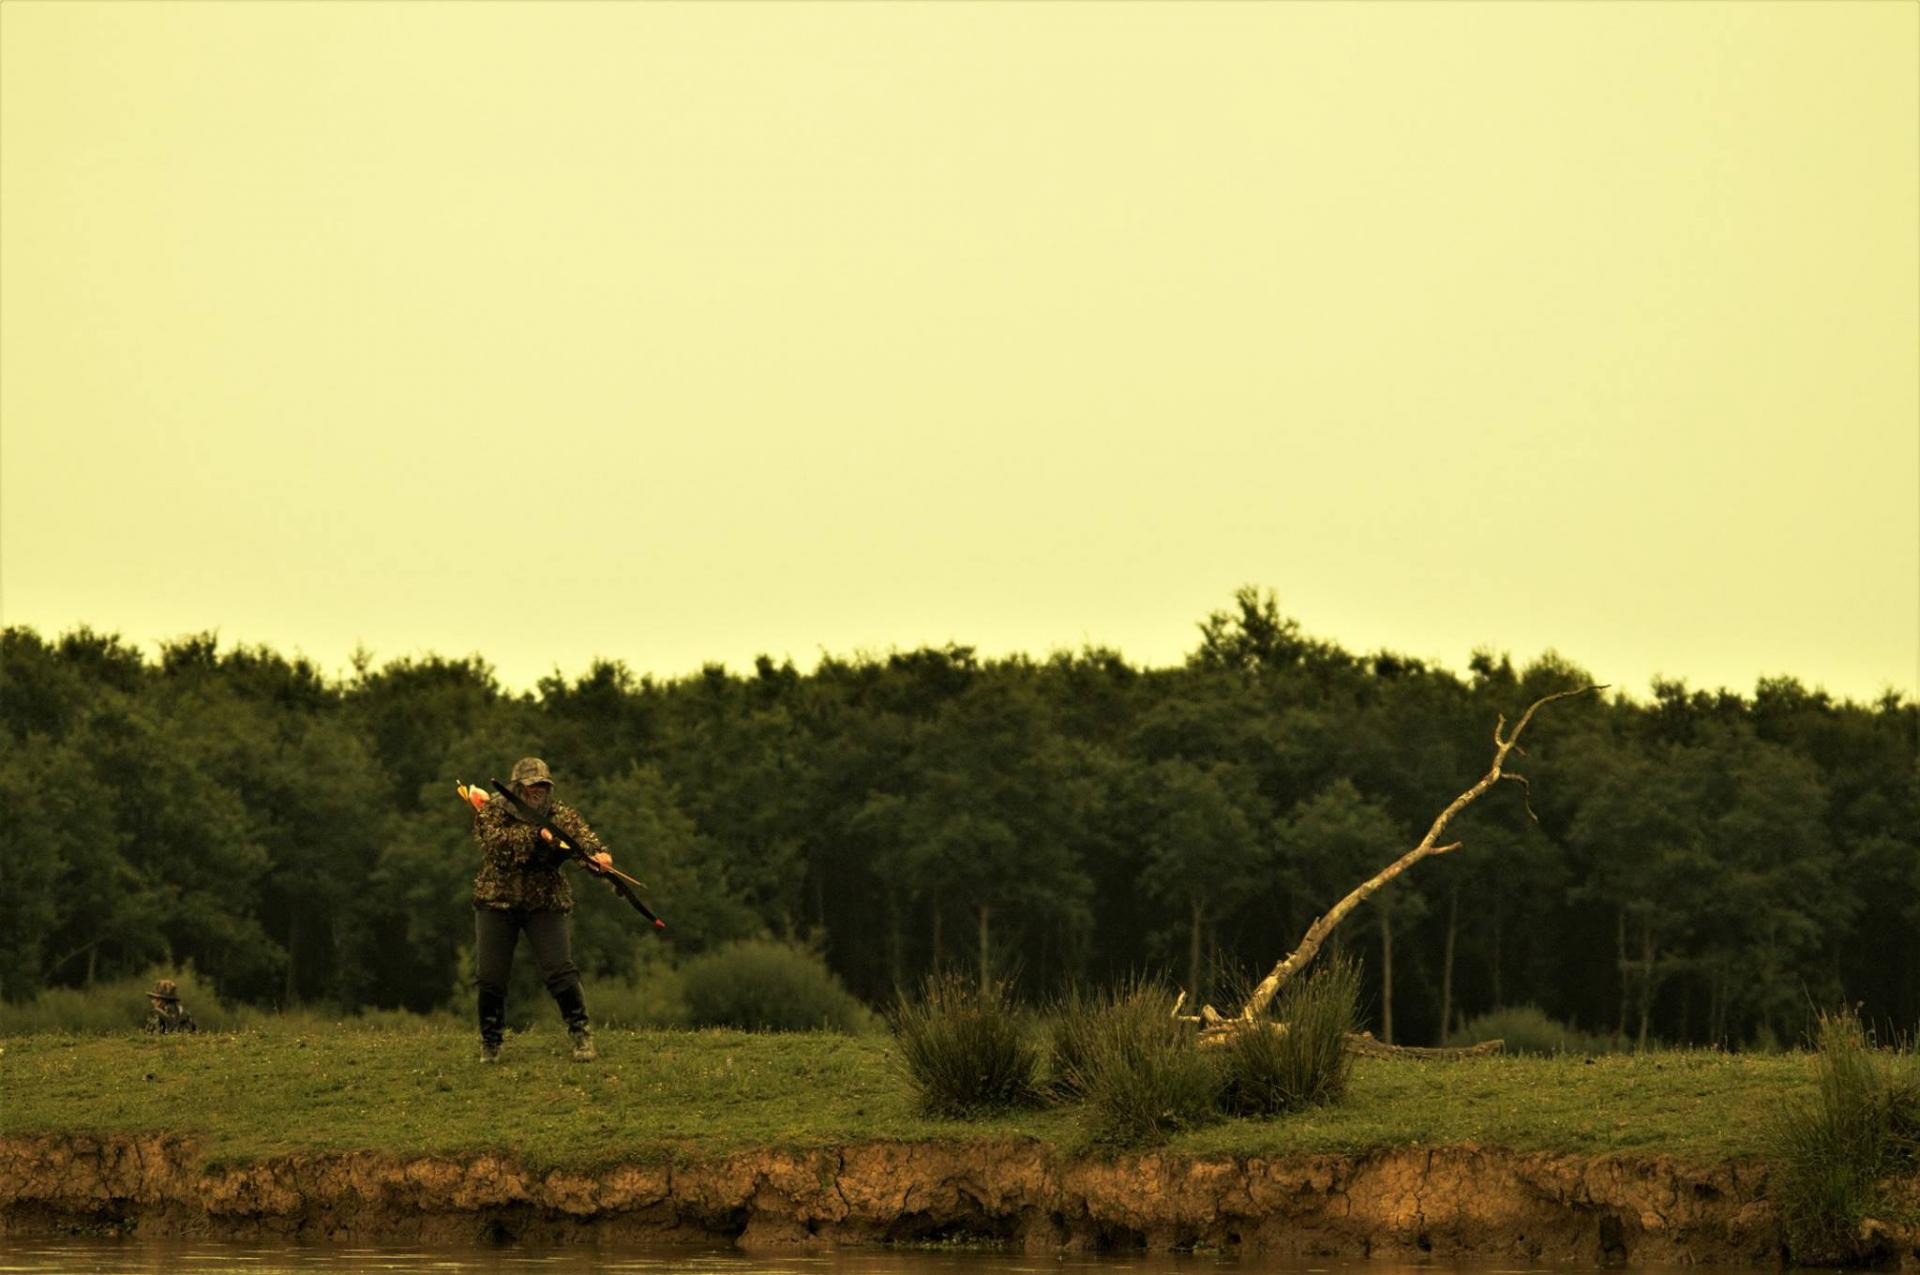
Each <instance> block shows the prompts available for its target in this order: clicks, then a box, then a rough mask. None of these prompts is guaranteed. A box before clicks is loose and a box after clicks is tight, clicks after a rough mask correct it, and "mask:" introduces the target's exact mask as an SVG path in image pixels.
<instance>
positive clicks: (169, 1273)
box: [0, 1239, 1546, 1275]
mask: <svg viewBox="0 0 1920 1275" xmlns="http://www.w3.org/2000/svg"><path fill="white" fill-rule="evenodd" d="M376 1271H377V1272H390V1273H391V1275H429V1273H431V1275H515V1273H524V1275H647V1273H650V1272H661V1271H705V1272H713V1273H714V1275H1216V1273H1219V1275H1227V1273H1228V1272H1231V1275H1362V1273H1364V1275H1410V1273H1411V1272H1418V1273H1419V1275H1546V1272H1545V1271H1544V1270H1543V1269H1539V1268H1531V1269H1530V1268H1525V1267H1516V1266H1496V1265H1493V1264H1491V1263H1487V1264H1479V1265H1471V1266H1465V1265H1463V1266H1445V1265H1429V1266H1417V1267H1414V1266H1402V1265H1399V1264H1396V1263H1388V1262H1379V1263H1373V1262H1356V1263H1350V1264H1348V1263H1324V1264H1319V1265H1311V1266H1310V1265H1307V1264H1305V1263H1292V1264H1289V1263H1282V1262H1272V1261H1267V1260H1264V1259H1261V1258H1245V1259H1235V1258H1225V1257H1209V1256H1187V1255H1175V1256H1165V1255H1145V1254H1132V1255H1122V1256H1115V1257H1057V1258H1056V1257H1030V1256H1025V1255H1022V1254H1018V1253H981V1252H922V1251H916V1250H899V1249H834V1250H829V1251H825V1252H819V1253H793V1254H745V1253H740V1252H737V1251H735V1250H733V1249H721V1248H716V1249H706V1248H587V1247H568V1248H524V1247H515V1248H497V1249H448V1248H436V1249H424V1248H369V1247H363V1246H354V1245H346V1244H340V1245H328V1244H278V1245H271V1246H267V1245H255V1244H225V1243H216V1242H213V1241H192V1240H166V1241H155V1240H137V1239H130V1240H103V1239H39V1240H24V1239H23V1240H7V1239H0V1275H56V1272H58V1273H60V1275H67V1273H69V1272H71V1273H72V1275H162V1273H164V1275H296V1273H297V1275H312V1273H317V1272H318V1273H331V1275H370V1273H371V1272H376Z"/></svg>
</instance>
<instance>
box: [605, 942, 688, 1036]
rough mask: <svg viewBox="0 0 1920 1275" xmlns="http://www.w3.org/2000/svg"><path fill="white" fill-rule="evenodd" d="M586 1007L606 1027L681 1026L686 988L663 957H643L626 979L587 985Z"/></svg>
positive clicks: (684, 1020)
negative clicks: (645, 958)
mask: <svg viewBox="0 0 1920 1275" xmlns="http://www.w3.org/2000/svg"><path fill="white" fill-rule="evenodd" d="M587 1009H588V1010H589V1011H590V1012H591V1013H592V1014H593V1019H594V1021H595V1022H596V1023H599V1024H602V1025H604V1026H607V1027H629V1028H631V1027H685V1026H687V1025H688V1022H689V1021H690V1020H689V1019H688V1016H687V997H686V989H685V987H684V986H683V985H682V980H681V977H680V971H678V970H676V969H674V968H673V966H672V965H670V964H668V963H667V961H666V960H665V959H663V958H654V959H648V960H643V961H641V962H640V964H639V965H638V966H637V967H636V968H635V969H634V971H633V973H632V974H630V975H629V976H628V977H627V978H626V979H624V980H622V981H619V982H614V981H612V980H595V981H594V982H592V983H589V984H588V986H587Z"/></svg>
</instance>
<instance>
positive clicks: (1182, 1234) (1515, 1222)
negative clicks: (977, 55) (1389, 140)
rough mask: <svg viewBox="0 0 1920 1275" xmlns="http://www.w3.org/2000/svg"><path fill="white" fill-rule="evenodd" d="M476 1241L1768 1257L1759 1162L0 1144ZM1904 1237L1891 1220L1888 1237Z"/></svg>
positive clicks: (199, 1223)
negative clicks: (611, 1159) (274, 1152)
mask: <svg viewBox="0 0 1920 1275" xmlns="http://www.w3.org/2000/svg"><path fill="white" fill-rule="evenodd" d="M74 1230H117V1231H124V1232H131V1233H138V1234H142V1235H163V1236H220V1237H226V1238H248V1239H252V1238H265V1237H284V1238H288V1239H343V1240H344V1239H351V1240H357V1241H385V1242H415V1243H472V1242H475V1241H508V1240H534V1241H548V1242H564V1241H571V1240H582V1239H591V1240H599V1239H607V1240H626V1241H632V1242H642V1241H647V1242H660V1241H707V1242H710V1241H712V1240H715V1239H723V1240H733V1241H735V1242H737V1243H739V1244H741V1245H743V1246H747V1247H757V1246H779V1245H795V1244H809V1243H836V1242H838V1243H875V1242H890V1241H903V1240H933V1239H957V1238H967V1239H974V1240H999V1241H1002V1242H1005V1243H1006V1244H1008V1245H1010V1246H1013V1247H1017V1248H1024V1249H1026V1250H1028V1251H1033V1252H1050V1251H1056V1250H1083V1251H1084V1250H1103V1249H1132V1248H1145V1249H1149V1250H1156V1251H1159V1250H1172V1249H1183V1248H1192V1247H1197V1248H1210V1249H1220V1250H1227V1251H1240V1252H1247V1253H1265V1254H1274V1255H1281V1256H1300V1257H1306V1256H1313V1257H1357V1256H1390V1257H1396V1258H1423V1257H1434V1258H1449V1257H1483V1258H1494V1257H1498V1258H1512V1259H1516V1260H1521V1261H1526V1262H1529V1263H1538V1262H1577V1263H1583V1264H1592V1265H1617V1264H1622V1263H1628V1262H1631V1263H1634V1264H1645V1263H1674V1262H1706V1263H1729V1264H1731V1263H1739V1264H1748V1265H1751V1264H1754V1263H1761V1264H1774V1263H1777V1262H1778V1261H1779V1260H1780V1257H1781V1248H1780V1238H1779V1228H1778V1225H1777V1222H1776V1219H1775V1215H1774V1211H1773V1208H1772V1206H1771V1205H1770V1204H1769V1203H1768V1200H1767V1196H1766V1179H1765V1173H1764V1170H1763V1169H1762V1168H1760V1167H1759V1166H1755V1165H1746V1164H1732V1163H1729V1164H1722V1165H1719V1166H1716V1167H1713V1168H1706V1169H1702V1168H1698V1167H1691V1166H1687V1165H1683V1164H1681V1163H1679V1162H1677V1161H1674V1160H1671V1159H1669V1158H1665V1157H1661V1156H1621V1155H1608V1156H1598V1157H1581V1156H1571V1155H1546V1154H1522V1153H1517V1152H1512V1151H1505V1150H1500V1149H1496V1148H1491V1147H1477V1146H1456V1147H1436V1148H1433V1149H1425V1148H1411V1149H1403V1150H1397V1151H1391V1152H1385V1153H1381V1154H1376V1155H1368V1156H1356V1157H1344V1156H1303V1157H1296V1158H1289V1159H1284V1160H1262V1159H1233V1158H1218V1159H1194V1158H1190V1157H1184V1156H1176V1155H1168V1154H1161V1153H1145V1154H1138V1155H1130V1156H1124V1157H1120V1158H1117V1159H1113V1160H1109V1161H1096V1160H1071V1159H1063V1158H1060V1157H1059V1156H1058V1155H1057V1154H1056V1153H1054V1152H1052V1151H1050V1150H1049V1149H1048V1148H1046V1147H1044V1146H1042V1145H1040V1144H1038V1143H1034V1142H1028V1141H999V1142H977V1143H964V1144H962V1143H951V1144H948V1143H942V1144H924V1143H923V1144H905V1143H867V1144H861V1145H853V1146H845V1147H839V1148H834V1149H828V1150H818V1151H791V1152H789V1151H755V1152H744V1153H740V1154H735V1155H730V1156H726V1157H723V1158H719V1159H714V1160H711V1161H706V1162H700V1163H693V1164H685V1165H677V1166H669V1165H664V1164H657V1165H646V1164H633V1165H627V1164H622V1165H614V1166H610V1167H607V1168H604V1169H601V1170H598V1171H593V1172H579V1171H565V1170H553V1171H546V1172H533V1171H529V1170H526V1169H523V1168H521V1167H520V1166H519V1165H517V1164H516V1163H515V1162H514V1161H513V1160H512V1159H511V1158H510V1157H506V1156H498V1155H479V1156H474V1157H471V1158H468V1159H459V1160H456V1159H441V1158H428V1159H416V1160H405V1159H398V1158H395V1157H392V1156H385V1155H380V1154H376V1153H356V1154H350V1155H292V1156H285V1157H280V1158H276V1159H271V1160H266V1161H261V1162H259V1163H255V1164H251V1165H247V1166H243V1167H214V1166H210V1165H207V1164H206V1163H204V1162H203V1161H202V1159H201V1157H200V1156H199V1155H198V1153H197V1152H196V1149H195V1147H194V1145H193V1143H192V1142H191V1141H188V1140H183V1139H178V1138H169V1137H157V1136H155V1137H98V1138H95V1137H19V1138H5V1139H0V1235H22V1234H28V1233H48V1232H54V1231H74ZM1912 1242H1913V1237H1912V1236H1906V1235H1903V1236H1901V1237H1899V1245H1898V1246H1899V1248H1900V1249H1901V1251H1902V1253H1903V1254H1904V1253H1907V1252H1910V1250H1911V1245H1912Z"/></svg>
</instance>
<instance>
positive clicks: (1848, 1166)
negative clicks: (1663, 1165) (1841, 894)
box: [1768, 1010, 1920, 1265]
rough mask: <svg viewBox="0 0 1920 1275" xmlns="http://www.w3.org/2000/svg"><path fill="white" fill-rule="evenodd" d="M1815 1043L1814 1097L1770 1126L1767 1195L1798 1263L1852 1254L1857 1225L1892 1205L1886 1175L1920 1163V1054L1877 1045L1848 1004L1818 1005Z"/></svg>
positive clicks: (1782, 1111)
mask: <svg viewBox="0 0 1920 1275" xmlns="http://www.w3.org/2000/svg"><path fill="white" fill-rule="evenodd" d="M1815 1045H1816V1047H1817V1049H1818V1058H1817V1059H1816V1064H1815V1065H1816V1068H1817V1071H1818V1084H1817V1086H1816V1088H1815V1092H1814V1094H1813V1096H1812V1097H1811V1098H1810V1099H1806V1100H1802V1101H1800V1102H1789V1103H1785V1104H1783V1105H1782V1106H1781V1107H1779V1108H1778V1109H1777V1111H1776V1114H1775V1115H1774V1117H1773V1120H1772V1123H1771V1126H1770V1128H1769V1130H1768V1145H1769V1150H1770V1153H1771V1154H1770V1159H1771V1160H1772V1167H1773V1182H1774V1190H1773V1194H1774V1196H1775V1198H1776V1199H1777V1200H1778V1201H1779V1208H1780V1219H1781V1222H1782V1224H1783V1225H1784V1227H1785V1229H1786V1234H1787V1247H1788V1249H1789V1250H1790V1251H1791V1253H1792V1255H1793V1260H1794V1261H1795V1262H1796V1263H1799V1264H1803V1265H1816V1264H1827V1263H1835V1262H1841V1263H1851V1262H1858V1261H1861V1260H1864V1259H1866V1258H1868V1257H1870V1256H1872V1254H1870V1253H1869V1252H1868V1251H1867V1250H1866V1245H1865V1242H1864V1241H1863V1240H1862V1237H1861V1225H1860V1224H1861V1223H1862V1222H1863V1221H1864V1220H1866V1219H1867V1218H1869V1217H1873V1216H1875V1215H1876V1214H1878V1213H1881V1212H1882V1211H1883V1210H1888V1209H1891V1208H1895V1207H1897V1205H1896V1203H1895V1201H1894V1200H1893V1199H1892V1198H1890V1196H1889V1195H1888V1193H1887V1186H1886V1184H1887V1181H1888V1179H1890V1178H1893V1177H1896V1176H1899V1175H1902V1174H1908V1173H1911V1172H1912V1171H1913V1170H1914V1169H1915V1168H1916V1167H1920V1065H1917V1062H1920V1060H1916V1058H1915V1056H1914V1054H1913V1053H1912V1052H1911V1051H1910V1050H1905V1051H1902V1050H1891V1049H1879V1048H1876V1047H1875V1046H1874V1043H1873V1039H1872V1037H1871V1036H1870V1035H1869V1033H1868V1032H1867V1030H1866V1029H1865V1028H1864V1027H1863V1026H1861V1023H1860V1020H1859V1017H1858V1016H1857V1015H1856V1014H1854V1013H1853V1012H1852V1011H1851V1010H1849V1011H1845V1012H1842V1013H1838V1014H1821V1015H1820V1017H1819V1022H1818V1026H1817V1028H1816V1033H1815Z"/></svg>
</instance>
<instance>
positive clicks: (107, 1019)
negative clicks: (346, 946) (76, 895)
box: [0, 965, 259, 1036]
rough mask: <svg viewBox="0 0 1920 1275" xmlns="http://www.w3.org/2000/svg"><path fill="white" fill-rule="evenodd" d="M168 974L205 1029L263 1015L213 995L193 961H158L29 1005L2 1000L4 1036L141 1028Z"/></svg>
mask: <svg viewBox="0 0 1920 1275" xmlns="http://www.w3.org/2000/svg"><path fill="white" fill-rule="evenodd" d="M163 978H170V979H172V980H173V981H174V982H175V983H176V984H178V985H179V996H180V1003H181V1004H182V1005H184V1006H186V1008H187V1012H188V1013H190V1014H192V1015H193V1020H194V1024H195V1025H196V1026H197V1027H199V1029H200V1030H201V1031H231V1030H234V1029H235V1028H237V1027H240V1026H243V1025H245V1023H246V1022H248V1021H251V1020H253V1019H257V1018H258V1017H259V1013H258V1011H255V1010H250V1009H247V1008H245V1007H242V1008H241V1009H238V1010H234V1009H229V1008H228V1007H227V1006H226V1005H224V1004H222V1003H221V1002H220V999H219V998H218V997H217V996H215V995H214V994H213V987H212V985H211V984H209V983H207V982H206V981H205V980H204V979H202V978H201V977H200V976H199V975H198V974H196V973H195V972H194V969H193V966H191V965H186V966H182V967H181V968H180V969H177V970H174V969H167V968H165V967H162V966H155V967H153V968H152V969H149V970H148V971H147V972H146V973H144V974H140V975H137V976H134V977H129V978H116V979H113V980H111V981H110V982H104V983H95V984H94V985H93V986H92V987H50V988H47V989H46V990H45V991H43V992H41V993H40V994H39V995H38V996H35V997H34V998H33V999H32V1000H30V1001H27V1002H25V1003H24V1004H18V1005H7V1004H0V1035H7V1036H21V1035H26V1034H28V1033H30V1032H73V1033H75V1034H98V1035H106V1034H111V1033H113V1032H137V1031H139V1030H140V1028H141V1026H142V1024H144V1023H145V1022H146V1021H147V1011H148V1009H149V1007H150V1005H151V1002H149V1001H148V1000H147V993H148V992H150V991H152V990H153V985H154V983H155V982H157V981H159V980H160V979H163Z"/></svg>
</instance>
